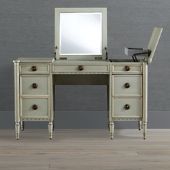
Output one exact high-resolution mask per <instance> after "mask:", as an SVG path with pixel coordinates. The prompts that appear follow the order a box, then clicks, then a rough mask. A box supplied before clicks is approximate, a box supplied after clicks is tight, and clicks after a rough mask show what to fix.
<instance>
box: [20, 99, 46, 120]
mask: <svg viewBox="0 0 170 170" xmlns="http://www.w3.org/2000/svg"><path fill="white" fill-rule="evenodd" d="M21 113H22V117H23V118H34V117H35V118H45V117H48V99H47V98H45V99H32V98H29V99H28V98H27V99H26V98H24V99H22V100H21Z"/></svg>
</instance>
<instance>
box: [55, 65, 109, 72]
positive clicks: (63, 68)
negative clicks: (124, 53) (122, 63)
mask: <svg viewBox="0 0 170 170" xmlns="http://www.w3.org/2000/svg"><path fill="white" fill-rule="evenodd" d="M53 72H62V73H63V72H67V73H70V72H74V73H83V72H85V73H86V72H94V73H95V72H108V66H107V65H98V66H96V65H54V66H53Z"/></svg>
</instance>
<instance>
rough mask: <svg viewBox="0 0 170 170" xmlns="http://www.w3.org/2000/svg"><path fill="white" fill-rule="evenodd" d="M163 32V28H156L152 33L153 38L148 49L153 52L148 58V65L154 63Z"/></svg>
mask: <svg viewBox="0 0 170 170" xmlns="http://www.w3.org/2000/svg"><path fill="white" fill-rule="evenodd" d="M162 30H163V28H161V27H155V28H154V29H153V32H152V35H151V38H150V40H149V44H148V47H147V48H148V49H149V50H151V54H150V56H149V58H148V63H151V62H152V59H153V57H154V54H155V51H156V48H157V45H158V42H159V39H160V37H161V34H162Z"/></svg>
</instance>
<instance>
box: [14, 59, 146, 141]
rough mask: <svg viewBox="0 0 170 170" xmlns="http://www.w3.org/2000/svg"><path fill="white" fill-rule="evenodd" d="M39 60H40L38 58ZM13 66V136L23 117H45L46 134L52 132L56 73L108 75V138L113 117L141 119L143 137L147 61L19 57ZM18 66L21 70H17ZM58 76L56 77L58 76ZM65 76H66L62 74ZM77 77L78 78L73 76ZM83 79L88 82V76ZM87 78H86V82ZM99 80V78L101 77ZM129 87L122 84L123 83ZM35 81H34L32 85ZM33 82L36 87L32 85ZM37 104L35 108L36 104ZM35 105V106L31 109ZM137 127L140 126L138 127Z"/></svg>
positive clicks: (106, 82) (36, 119)
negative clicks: (14, 109)
mask: <svg viewBox="0 0 170 170" xmlns="http://www.w3.org/2000/svg"><path fill="white" fill-rule="evenodd" d="M41 61H42V62H41ZM14 65H16V66H17V67H16V68H17V69H15V90H16V93H15V94H16V97H15V100H16V103H15V108H16V111H15V125H16V138H17V139H19V134H20V128H21V130H22V129H23V128H24V127H23V125H24V121H48V130H49V138H50V139H51V138H52V134H53V118H54V114H53V113H54V108H55V107H54V105H53V101H54V97H55V96H54V86H55V80H54V77H53V76H55V78H56V79H57V75H59V74H60V75H61V74H64V75H67V74H68V75H70V74H72V75H74V76H76V75H79V76H81V75H83V74H87V75H93V76H94V78H95V77H96V78H99V77H101V74H106V75H108V77H109V78H108V79H105V80H103V82H102V84H106V85H107V87H108V93H107V94H108V124H109V131H110V134H111V138H113V135H114V121H129V120H131V121H140V127H141V128H143V131H144V133H143V135H144V138H145V136H146V129H147V115H146V114H147V109H146V108H145V107H147V64H145V63H143V62H137V63H135V62H110V61H61V60H60V61H50V60H49V61H48V60H47V59H46V60H45V59H44V60H41V59H18V60H15V61H14ZM19 68H20V70H19ZM58 78H59V77H58ZM65 78H67V77H65ZM76 81H79V79H76ZM84 81H85V83H86V84H87V83H88V84H91V83H92V82H91V80H90V79H85V80H84ZM86 81H88V82H86ZM100 83H101V80H100ZM127 83H128V84H129V87H128V88H127V87H125V84H127ZM33 84H34V85H33ZM35 84H36V88H34V87H35ZM34 106H35V107H36V108H35V107H34ZM34 108H35V109H34ZM141 128H139V129H141Z"/></svg>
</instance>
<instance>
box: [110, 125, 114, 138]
mask: <svg viewBox="0 0 170 170" xmlns="http://www.w3.org/2000/svg"><path fill="white" fill-rule="evenodd" d="M110 133H111V139H113V137H114V122H111V123H110Z"/></svg>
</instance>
